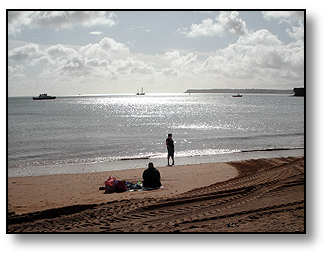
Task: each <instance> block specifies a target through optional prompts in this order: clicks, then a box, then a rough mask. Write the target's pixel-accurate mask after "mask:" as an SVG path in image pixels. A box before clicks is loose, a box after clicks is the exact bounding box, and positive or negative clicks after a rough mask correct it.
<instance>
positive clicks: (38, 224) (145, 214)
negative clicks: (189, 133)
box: [7, 157, 305, 233]
mask: <svg viewBox="0 0 328 257" xmlns="http://www.w3.org/2000/svg"><path fill="white" fill-rule="evenodd" d="M158 169H159V170H160V172H161V176H162V184H163V186H164V188H162V189H159V190H155V191H137V192H124V193H112V194H103V191H101V190H99V186H102V185H103V183H104V181H105V180H106V179H107V178H108V176H115V177H116V178H117V179H118V180H126V181H130V182H133V183H135V182H137V181H138V180H139V179H141V174H142V172H143V169H133V170H124V171H111V172H99V173H83V174H67V175H48V176H41V177H22V178H9V179H8V201H9V204H10V208H9V209H8V210H9V212H8V220H7V232H9V233H21V232H23V233H24V232H71V233H72V232H87V233H90V232H96V233H116V232H157V233H158V232H291V233H293V232H300V233H304V232H305V228H304V199H305V197H304V157H287V158H285V157H284V158H270V159H257V160H244V161H238V162H228V163H209V164H197V165H181V166H173V167H159V168H158Z"/></svg>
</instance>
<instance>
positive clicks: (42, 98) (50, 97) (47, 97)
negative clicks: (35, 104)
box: [33, 94, 56, 100]
mask: <svg viewBox="0 0 328 257" xmlns="http://www.w3.org/2000/svg"><path fill="white" fill-rule="evenodd" d="M53 99H56V96H50V95H48V94H40V95H39V96H33V100H53Z"/></svg>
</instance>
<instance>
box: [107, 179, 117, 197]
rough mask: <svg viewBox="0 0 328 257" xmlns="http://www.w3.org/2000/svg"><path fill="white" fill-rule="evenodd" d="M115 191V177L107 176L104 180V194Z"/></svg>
mask: <svg viewBox="0 0 328 257" xmlns="http://www.w3.org/2000/svg"><path fill="white" fill-rule="evenodd" d="M115 191H116V178H115V177H109V178H108V179H107V180H106V181H105V193H104V194H109V193H114V192H115Z"/></svg>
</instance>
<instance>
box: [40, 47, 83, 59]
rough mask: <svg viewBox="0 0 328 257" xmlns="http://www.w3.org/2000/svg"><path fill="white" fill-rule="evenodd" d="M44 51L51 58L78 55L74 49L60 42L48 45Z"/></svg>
mask: <svg viewBox="0 0 328 257" xmlns="http://www.w3.org/2000/svg"><path fill="white" fill-rule="evenodd" d="M46 52H47V53H48V54H49V55H50V56H51V57H53V58H67V57H75V56H78V55H79V54H78V53H77V51H75V50H74V49H72V48H70V47H66V46H63V45H60V44H59V45H55V46H51V47H49V48H48V49H47V50H46Z"/></svg>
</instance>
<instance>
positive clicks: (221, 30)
mask: <svg viewBox="0 0 328 257" xmlns="http://www.w3.org/2000/svg"><path fill="white" fill-rule="evenodd" d="M238 15H239V13H238V12H235V11H234V12H220V14H219V15H218V16H217V17H216V18H215V21H214V20H212V19H210V18H207V19H204V20H203V21H202V23H200V24H192V25H191V27H190V31H189V32H186V29H185V28H184V29H181V30H180V32H181V33H183V34H186V36H187V37H192V38H195V37H200V36H208V37H211V36H216V35H219V36H223V35H225V33H229V34H234V35H239V36H242V35H245V34H247V33H248V30H247V26H246V22H245V21H243V20H242V19H241V18H239V17H238Z"/></svg>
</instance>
